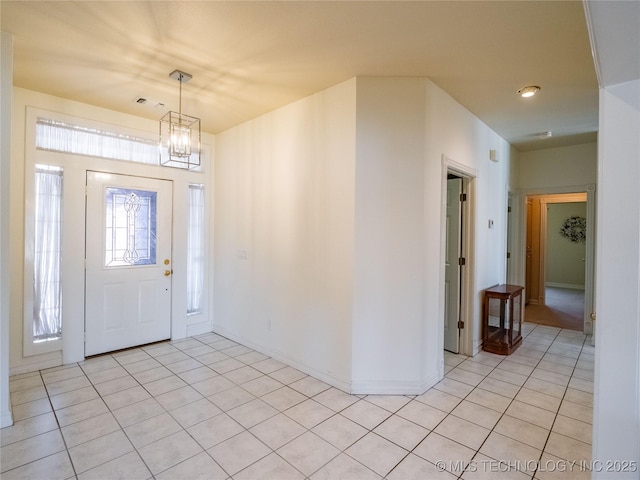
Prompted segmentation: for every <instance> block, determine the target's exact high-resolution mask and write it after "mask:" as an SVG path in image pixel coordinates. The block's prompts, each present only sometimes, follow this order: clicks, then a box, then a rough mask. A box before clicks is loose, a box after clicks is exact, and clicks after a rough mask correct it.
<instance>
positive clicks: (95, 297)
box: [85, 172, 173, 356]
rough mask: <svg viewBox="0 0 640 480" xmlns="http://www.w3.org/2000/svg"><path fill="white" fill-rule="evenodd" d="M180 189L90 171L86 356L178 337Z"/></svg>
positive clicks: (160, 182)
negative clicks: (174, 247) (175, 236)
mask: <svg viewBox="0 0 640 480" xmlns="http://www.w3.org/2000/svg"><path fill="white" fill-rule="evenodd" d="M172 187H173V185H172V182H171V181H168V180H158V179H152V178H143V177H132V176H127V175H117V174H109V173H100V172H87V202H86V252H85V255H86V257H85V258H86V262H85V264H86V271H85V289H86V292H85V355H86V356H90V355H96V354H98V353H104V352H110V351H113V350H118V349H121V348H127V347H131V346H135V345H143V344H145V343H150V342H155V341H159V340H165V339H168V338H170V336H171V273H172V270H171V205H172Z"/></svg>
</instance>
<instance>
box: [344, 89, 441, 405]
mask: <svg viewBox="0 0 640 480" xmlns="http://www.w3.org/2000/svg"><path fill="white" fill-rule="evenodd" d="M426 85H427V81H426V79H424V78H392V77H384V78H380V77H377V78H373V77H359V78H358V80H357V125H356V183H355V198H356V200H355V225H354V232H355V250H354V278H353V280H354V306H353V317H352V322H353V326H352V328H353V333H352V335H353V340H352V343H353V360H352V365H353V385H352V390H353V391H354V392H372V391H373V392H378V393H409V392H413V393H415V392H417V391H421V390H424V389H426V385H425V383H426V382H425V374H426V371H425V370H426V369H428V365H431V366H432V368H431V372H430V373H431V377H432V379H431V382H430V383H433V381H434V380H436V379H437V372H436V370H435V366H436V365H437V363H436V357H435V356H434V355H433V354H431V355H430V359H429V360H431V361H430V362H428V363H427V365H425V363H424V362H423V360H422V357H421V355H422V350H423V348H424V344H423V343H422V335H421V333H422V325H423V322H424V315H425V313H426V310H427V308H428V307H427V306H426V305H423V291H424V277H425V272H424V262H425V254H426V251H425V243H426V238H425V237H426V236H427V235H429V232H427V230H426V229H425V228H424V220H425V219H424V216H425V215H424V211H425V208H427V206H426V205H425V201H424V197H425V158H426V155H425V148H426V142H425V133H426V114H425V112H426V108H427V103H426V93H427V88H426ZM438 161H439V159H438ZM438 180H439V179H438V178H436V181H438ZM438 183H439V182H438ZM433 207H435V210H436V211H439V204H438V203H436V204H435V205H433ZM433 233H436V231H434V232H433ZM438 252H439V250H436V255H437V254H438ZM435 265H437V263H436V264H435ZM435 270H436V272H437V270H438V269H437V268H436V269H435ZM433 328H434V330H435V331H437V322H433ZM400 352H401V353H400ZM427 375H428V374H427Z"/></svg>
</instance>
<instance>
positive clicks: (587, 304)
mask: <svg viewBox="0 0 640 480" xmlns="http://www.w3.org/2000/svg"><path fill="white" fill-rule="evenodd" d="M571 193H586V194H587V241H586V255H585V294H584V319H583V325H584V333H586V334H587V335H590V334H593V321H592V319H591V313H592V312H595V311H596V304H595V284H596V276H595V275H596V274H595V265H596V253H595V246H596V232H597V229H598V225H597V222H596V185H595V184H589V185H570V186H565V187H551V188H530V189H523V190H521V192H520V194H521V197H520V208H521V212H522V214H525V215H526V211H527V198H528V197H529V196H537V195H545V196H549V195H562V194H571ZM570 201H578V200H570ZM580 201H584V200H580ZM589 225H591V227H589ZM526 229H527V222H526V221H523V222H521V223H520V235H519V236H520V238H519V243H520V246H521V251H520V255H521V258H520V262H519V263H520V265H521V267H522V270H521V271H522V275H523V281H524V275H525V272H526V267H525V265H526V258H525V257H526V242H527V235H526ZM529 303H531V304H534V305H535V304H536V302H535V301H533V300H531V301H530V302H529Z"/></svg>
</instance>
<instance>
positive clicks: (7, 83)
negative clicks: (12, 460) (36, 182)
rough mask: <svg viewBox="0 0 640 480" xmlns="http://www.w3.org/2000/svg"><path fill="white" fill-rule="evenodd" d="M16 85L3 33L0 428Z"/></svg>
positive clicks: (5, 393) (5, 416)
mask: <svg viewBox="0 0 640 480" xmlns="http://www.w3.org/2000/svg"><path fill="white" fill-rule="evenodd" d="M12 86H13V37H12V36H11V35H9V34H8V33H5V32H0V212H2V217H0V428H1V427H8V426H9V425H11V424H12V423H13V419H12V416H11V402H10V398H9V322H10V320H9V318H10V317H9V298H10V296H9V291H10V288H11V282H10V281H9V280H10V278H11V276H10V274H9V273H10V272H9V258H10V257H11V255H10V252H11V249H10V248H9V231H10V228H11V216H12V212H13V209H12V208H11V206H10V205H11V204H10V200H11V198H10V196H9V191H10V189H9V186H10V178H9V177H10V171H11V89H12Z"/></svg>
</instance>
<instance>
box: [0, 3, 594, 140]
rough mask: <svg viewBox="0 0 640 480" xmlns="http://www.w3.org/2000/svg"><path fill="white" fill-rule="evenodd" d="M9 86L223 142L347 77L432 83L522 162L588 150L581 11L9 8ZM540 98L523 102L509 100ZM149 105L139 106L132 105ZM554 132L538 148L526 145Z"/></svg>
mask: <svg viewBox="0 0 640 480" xmlns="http://www.w3.org/2000/svg"><path fill="white" fill-rule="evenodd" d="M0 8H1V22H2V30H3V31H6V32H9V33H12V34H13V35H14V85H15V86H17V87H22V88H26V89H30V90H35V91H39V92H43V93H47V94H51V95H56V96H59V97H64V98H69V99H73V100H76V101H79V102H83V103H88V104H92V105H97V106H100V107H105V108H109V109H112V110H116V111H120V112H125V113H129V114H132V115H137V116H141V117H147V118H152V119H159V118H160V117H161V116H162V115H163V114H164V113H166V112H167V111H168V110H174V111H177V110H178V92H179V84H178V82H177V81H176V80H173V79H171V78H169V73H171V72H172V71H173V70H175V69H179V70H182V71H185V72H188V73H190V74H192V75H193V79H192V80H191V81H190V82H188V83H186V84H184V85H183V94H182V111H183V112H184V113H187V114H189V115H193V116H197V117H200V118H201V119H202V128H203V130H204V131H207V132H210V133H213V134H215V133H218V132H221V131H224V130H226V129H228V128H230V127H233V126H234V125H238V124H240V123H242V122H245V121H247V120H250V119H252V118H255V117H257V116H259V115H261V114H264V113H266V112H269V111H272V110H274V109H276V108H278V107H281V106H283V105H286V104H288V103H291V102H294V101H296V100H298V99H300V98H303V97H305V96H307V95H311V94H313V93H315V92H318V91H320V90H323V89H326V88H328V87H331V86H333V85H336V84H338V83H340V82H343V81H345V80H348V79H350V78H353V77H356V76H420V77H423V76H424V77H429V78H430V79H431V80H432V81H433V82H435V83H436V84H437V85H438V86H439V87H440V88H442V89H443V90H444V91H446V92H447V93H448V94H449V95H451V96H452V97H453V98H454V99H455V100H457V101H458V102H459V103H461V104H462V105H463V106H464V107H466V108H467V109H468V110H469V111H471V112H472V113H473V114H475V115H476V116H477V117H478V118H480V119H481V120H482V121H483V122H485V123H486V124H487V125H489V126H490V127H491V128H493V129H494V130H495V131H496V132H497V133H498V134H499V135H501V136H502V137H504V138H505V139H507V140H508V141H509V142H510V143H511V144H512V145H513V146H515V147H516V148H517V149H518V150H521V151H528V150H536V149H541V148H550V147H556V146H563V145H571V144H578V143H585V142H590V141H595V140H596V132H597V128H598V80H597V77H596V71H595V68H594V62H593V58H592V54H591V47H590V43H589V33H588V30H587V23H586V21H585V11H584V7H583V3H582V2H581V1H527V0H524V1H483V0H477V1H469V2H465V1H409V2H404V1H353V2H351V1H261V2H252V1H194V2H191V1H95V2H92V1H79V2H71V1H43V2H38V1H9V0H2V1H1V2H0ZM527 85H539V86H540V87H541V88H542V89H541V91H540V92H539V93H538V95H536V96H535V97H533V98H529V99H524V98H520V97H519V96H518V95H516V91H517V90H518V89H519V88H521V87H524V86H527ZM141 97H142V98H145V99H146V100H147V102H146V103H144V104H140V103H138V102H136V100H137V99H139V98H141ZM546 131H551V132H552V133H553V136H552V137H551V138H548V139H544V140H540V139H537V137H536V134H538V133H540V132H546Z"/></svg>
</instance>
